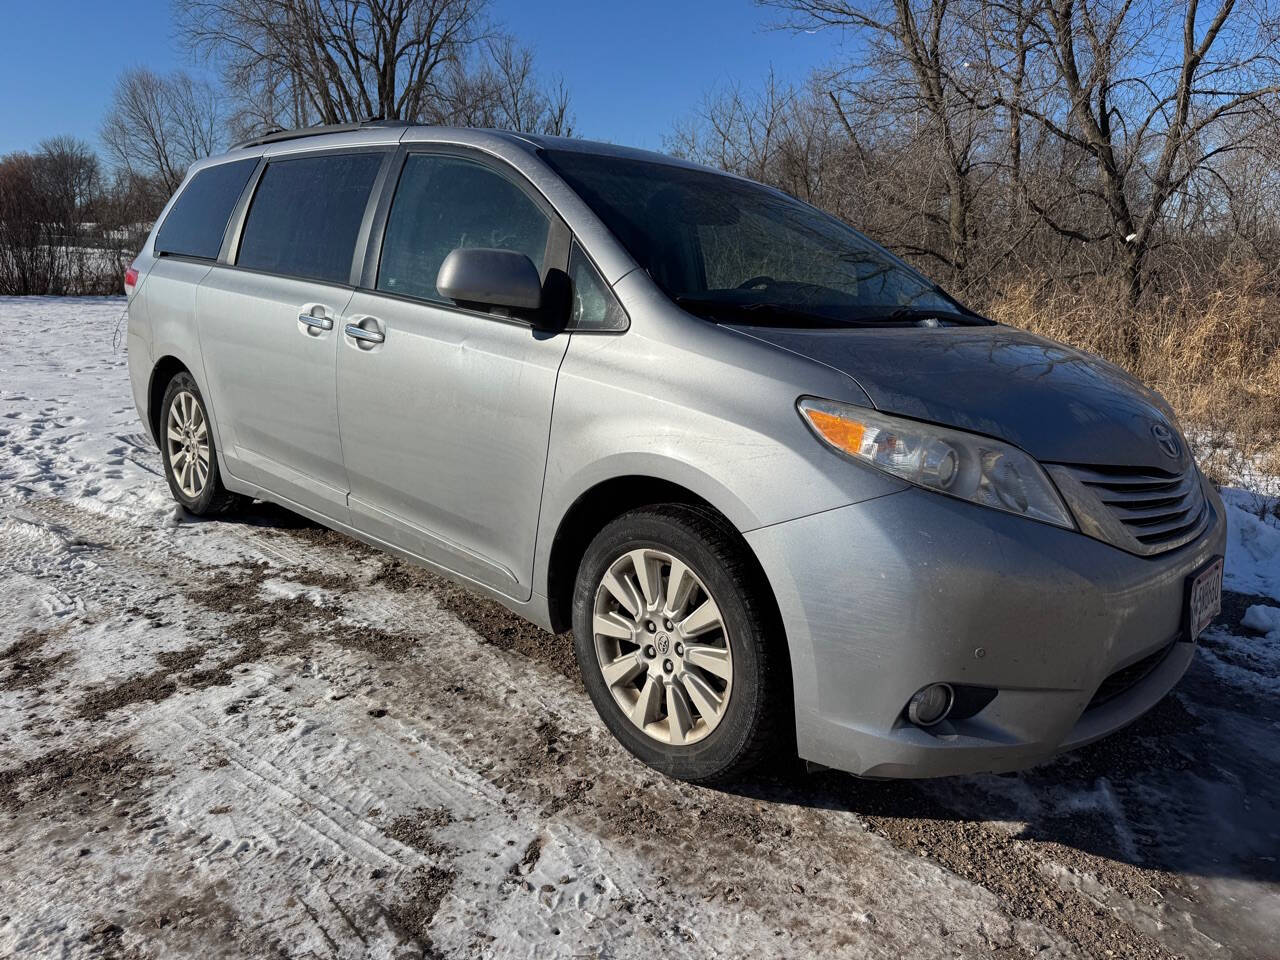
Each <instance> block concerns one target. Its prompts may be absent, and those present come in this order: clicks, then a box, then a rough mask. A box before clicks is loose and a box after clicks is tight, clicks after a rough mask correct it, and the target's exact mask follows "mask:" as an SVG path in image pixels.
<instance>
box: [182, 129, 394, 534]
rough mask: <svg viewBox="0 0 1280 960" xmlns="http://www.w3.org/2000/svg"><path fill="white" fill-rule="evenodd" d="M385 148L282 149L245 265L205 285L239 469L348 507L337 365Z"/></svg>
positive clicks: (240, 261)
mask: <svg viewBox="0 0 1280 960" xmlns="http://www.w3.org/2000/svg"><path fill="white" fill-rule="evenodd" d="M386 156H387V154H386V153H385V152H367V153H361V152H346V153H336V154H322V155H308V156H304V157H283V158H281V159H280V160H273V161H271V162H269V163H268V164H267V166H266V168H265V169H264V170H263V172H262V176H261V178H260V180H259V182H258V184H257V186H256V189H255V192H254V196H253V199H252V201H251V202H250V206H249V210H248V213H247V215H246V217H245V222H244V227H243V229H242V231H241V236H240V242H239V250H238V252H237V254H236V256H235V257H234V260H235V265H234V266H231V265H220V266H215V267H214V268H213V270H212V271H210V273H209V275H208V276H207V277H206V278H205V280H204V282H203V284H202V285H201V287H200V290H199V293H198V294H197V304H196V311H197V316H198V322H199V329H200V342H201V350H202V353H203V355H204V364H205V376H206V380H207V381H208V383H209V385H210V389H211V390H212V392H213V404H214V409H215V410H216V411H217V416H218V422H219V428H220V435H221V436H222V438H223V445H224V456H225V457H226V459H227V465H228V468H229V469H230V471H231V473H232V474H233V475H235V476H239V477H242V478H243V479H245V480H248V481H249V482H251V483H256V484H258V485H259V486H261V487H264V488H265V489H267V490H268V491H270V492H271V493H273V494H275V495H276V496H277V497H279V498H281V499H283V500H286V501H289V502H292V503H294V504H297V505H299V506H301V507H304V508H307V509H310V510H313V511H316V512H318V513H320V514H322V515H324V516H326V517H329V518H332V519H334V520H339V521H344V522H345V520H346V519H347V506H346V499H347V478H346V470H345V468H344V466H343V462H342V446H341V442H340V440H339V437H338V411H337V400H336V396H335V389H334V384H335V376H336V362H337V350H338V339H339V336H340V335H341V328H342V318H343V316H344V315H345V311H346V309H347V305H348V303H349V302H350V300H351V294H352V289H353V287H352V283H351V281H352V279H353V276H352V270H353V262H354V260H355V254H356V247H357V240H358V234H359V232H360V230H361V227H362V224H363V223H364V221H365V212H366V207H367V206H368V204H369V202H370V195H371V192H372V188H373V184H374V180H375V179H376V177H377V174H378V171H379V169H380V167H381V165H382V163H383V161H384V159H385V158H386Z"/></svg>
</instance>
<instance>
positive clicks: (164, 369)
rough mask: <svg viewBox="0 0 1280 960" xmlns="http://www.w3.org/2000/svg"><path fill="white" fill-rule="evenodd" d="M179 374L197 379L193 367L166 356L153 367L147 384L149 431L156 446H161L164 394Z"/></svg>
mask: <svg viewBox="0 0 1280 960" xmlns="http://www.w3.org/2000/svg"><path fill="white" fill-rule="evenodd" d="M179 373H187V374H190V375H191V376H192V377H195V373H193V372H192V370H191V367H190V366H188V365H187V364H185V363H183V362H182V361H181V360H179V359H178V358H177V357H175V356H174V355H173V354H171V353H170V354H165V355H164V356H163V357H161V358H160V359H159V360H157V361H156V362H155V364H154V365H153V366H152V367H151V381H150V383H148V384H147V429H149V430H150V431H151V439H152V440H154V441H155V443H156V446H159V445H160V407H161V405H162V404H163V403H164V392H165V390H166V388H168V386H169V381H170V380H172V379H173V378H174V377H175V376H176V375H177V374H179Z"/></svg>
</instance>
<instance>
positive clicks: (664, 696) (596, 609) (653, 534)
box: [573, 505, 788, 783]
mask: <svg viewBox="0 0 1280 960" xmlns="http://www.w3.org/2000/svg"><path fill="white" fill-rule="evenodd" d="M766 591H767V586H766V585H765V584H764V582H763V576H762V575H761V574H760V573H759V571H758V569H757V568H756V567H755V565H754V564H753V563H752V562H751V561H750V559H749V557H748V556H747V555H746V548H745V546H743V545H742V544H741V542H740V539H739V538H738V537H737V535H736V533H735V532H734V531H732V530H731V528H729V527H728V526H727V525H726V524H725V523H724V521H723V520H721V519H720V518H719V517H717V516H716V515H714V514H712V513H711V512H710V511H706V510H702V509H698V508H696V507H690V506H686V505H669V506H654V507H645V508H642V509H639V510H634V511H631V512H629V513H626V514H623V515H622V516H620V517H618V518H617V519H616V520H614V521H613V522H612V523H610V524H609V525H608V526H607V527H605V528H604V530H602V531H601V532H600V533H599V534H598V535H597V536H596V538H595V539H594V540H593V541H592V543H591V545H590V546H589V547H588V548H587V552H586V555H585V556H584V557H583V560H582V563H581V566H580V568H579V572H578V581H577V585H576V589H575V592H574V604H573V628H574V644H575V648H576V652H577V657H578V664H579V666H580V667H581V670H582V676H583V681H584V683H585V685H586V688H587V692H588V694H589V695H590V696H591V699H592V701H593V702H594V703H595V706H596V709H597V710H598V711H599V713H600V716H601V717H602V719H603V720H604V721H605V724H606V725H607V726H608V727H609V729H610V730H611V731H612V732H613V734H614V736H616V737H617V738H618V740H619V741H621V743H622V744H623V746H625V747H626V748H627V749H628V750H630V751H631V752H632V753H633V754H635V755H636V756H637V757H638V758H639V759H641V760H642V761H644V762H645V763H647V764H649V766H651V767H654V768H655V769H657V770H660V771H662V772H663V773H666V774H668V775H669V776H673V777H676V778H678V779H681V780H691V781H695V782H702V783H708V782H717V781H723V780H729V779H733V778H736V777H739V776H741V775H742V774H744V773H746V772H747V771H749V770H750V769H752V768H753V767H755V766H756V765H757V764H759V762H760V761H761V760H762V759H763V758H764V757H765V755H766V754H767V753H769V752H770V751H771V749H772V748H774V747H775V745H776V744H777V742H778V740H779V739H780V737H779V729H780V727H781V718H782V716H783V715H784V711H785V710H786V709H787V707H788V704H787V703H785V702H784V699H785V692H786V683H785V677H786V676H787V668H786V665H785V662H784V654H785V650H784V649H783V644H782V638H781V636H780V635H779V631H778V630H777V629H776V627H775V622H776V617H775V616H773V615H772V614H771V611H772V610H773V606H772V603H771V602H770V600H769V599H768V597H767V595H766Z"/></svg>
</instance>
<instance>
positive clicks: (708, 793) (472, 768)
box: [0, 304, 1280, 960]
mask: <svg viewBox="0 0 1280 960" xmlns="http://www.w3.org/2000/svg"><path fill="white" fill-rule="evenodd" d="M59 309H65V308H62V307H59ZM97 309H98V308H97V307H95V306H93V305H92V304H90V305H89V306H87V307H84V308H83V309H81V310H80V312H79V313H78V314H76V315H75V316H66V317H63V318H62V319H58V318H57V317H54V318H53V319H50V320H49V323H51V324H53V323H55V322H57V323H64V324H69V323H72V322H73V321H75V320H77V318H81V319H82V318H83V317H84V316H88V317H91V318H92V317H94V316H96V314H95V313H94V310H97ZM110 309H111V308H110V307H103V308H102V309H101V311H100V314H101V315H104V316H105V315H106V314H107V313H108V312H109V311H110ZM40 316H42V315H40ZM40 316H35V317H34V320H33V321H32V322H36V321H39V320H40ZM62 316H63V315H62V314H59V315H58V317H62ZM109 332H110V331H109V328H108V329H106V330H105V332H104V331H103V330H100V329H98V328H92V329H91V330H90V332H89V333H86V341H85V342H86V344H87V345H86V346H84V348H83V351H82V352H83V354H84V356H78V355H75V354H57V353H49V354H40V355H38V356H37V355H31V356H26V355H23V354H21V353H19V354H17V355H16V356H17V359H15V357H14V356H10V357H8V358H6V359H3V360H0V418H3V419H0V956H15V957H132V958H162V957H166V958H167V957H190V956H206V957H268V956H272V957H274V956H280V957H294V958H304V957H316V958H321V957H353V958H354V957H490V956H494V957H651V956H664V957H742V956H748V955H754V956H757V957H760V956H764V957H810V956H832V957H884V958H893V960H900V958H903V957H931V958H932V957H989V956H995V957H1021V956H1034V957H1078V956H1084V957H1099V958H1106V957H1126V958H1128V957H1141V958H1166V957H1174V956H1183V957H1214V958H1228V957H1232V958H1235V957H1239V958H1245V957H1280V948H1278V947H1277V942H1276V941H1277V937H1276V934H1277V930H1278V929H1280V922H1278V918H1280V864H1278V862H1277V856H1278V855H1280V786H1278V784H1280V737H1278V736H1277V733H1278V732H1280V686H1277V683H1276V673H1277V669H1278V668H1280V653H1278V652H1277V651H1276V650H1275V649H1274V648H1273V645H1268V644H1267V643H1266V642H1264V641H1263V640H1262V639H1261V638H1259V637H1258V636H1257V635H1255V634H1252V633H1250V631H1248V630H1246V629H1244V628H1243V627H1242V626H1241V625H1240V620H1241V618H1242V617H1243V615H1244V612H1245V610H1246V609H1247V608H1248V607H1249V606H1250V605H1251V604H1255V603H1261V604H1269V605H1275V604H1276V603H1277V601H1276V600H1275V599H1274V598H1269V597H1251V596H1245V595H1240V594H1230V595H1229V596H1228V598H1227V609H1226V610H1225V611H1224V617H1223V620H1222V622H1221V623H1220V624H1219V626H1217V627H1215V628H1214V629H1213V630H1212V631H1211V632H1210V633H1209V634H1208V635H1206V637H1205V638H1204V639H1203V641H1202V647H1201V650H1200V652H1199V654H1198V656H1197V658H1196V660H1195V662H1194V663H1193V665H1192V667H1191V669H1190V671H1189V673H1188V675H1187V677H1186V678H1185V679H1184V681H1183V682H1182V684H1181V685H1180V686H1179V687H1178V689H1177V691H1176V692H1175V693H1174V694H1173V695H1172V696H1170V697H1169V698H1167V699H1166V700H1165V701H1164V702H1162V703H1161V704H1160V706H1159V707H1158V708H1157V709H1156V710H1155V711H1154V712H1153V713H1151V714H1150V715H1149V716H1148V717H1146V718H1145V719H1143V720H1142V721H1141V722H1139V723H1137V724H1135V725H1134V726H1133V727H1131V728H1130V729H1128V730H1126V731H1123V732H1122V733H1119V734H1117V735H1115V736H1113V737H1111V738H1109V739H1108V740H1105V741H1103V742H1102V743H1100V744H1098V745H1096V746H1093V747H1091V748H1087V749H1085V750H1082V751H1080V752H1078V753H1076V754H1073V755H1069V756H1065V757H1062V758H1060V759H1058V760H1056V761H1054V762H1052V763H1050V764H1047V765H1045V766H1042V767H1039V768H1037V769H1034V770H1031V771H1027V772H1025V773H1021V774H1014V775H1008V776H986V777H966V778H959V779H953V780H945V781H933V782H921V783H907V782H866V781H858V780H856V779H853V778H851V777H847V776H844V775H842V774H837V773H832V772H824V773H805V772H803V771H800V770H797V769H795V768H794V767H789V766H786V765H782V766H781V767H780V768H779V769H777V770H774V771H772V772H771V773H769V774H768V775H765V776H761V777H759V778H757V779H754V780H752V781H750V782H746V783H741V784H738V785H737V786H735V787H734V788H733V789H722V790H711V789H703V788H697V787H691V786H688V785H685V784H680V783H676V782H673V781H670V780H667V779H664V778H663V777H661V776H659V775H657V774H655V773H653V772H652V771H650V770H648V769H646V768H644V767H643V766H641V765H639V764H638V763H637V762H635V761H633V760H632V759H631V758H630V757H629V755H627V754H626V753H625V752H624V751H623V750H622V749H621V748H620V747H618V746H617V745H616V744H615V743H614V741H613V740H612V739H611V738H610V737H609V735H608V734H607V732H606V731H605V730H604V728H603V726H602V724H601V723H600V722H599V721H598V719H597V718H596V716H595V714H594V712H593V710H592V708H591V706H590V704H589V702H588V701H587V699H586V696H585V694H584V693H583V692H582V690H581V687H580V685H579V682H578V680H577V676H576V667H575V665H574V662H573V659H572V655H571V650H570V647H569V644H568V641H567V638H565V637H553V636H551V635H549V634H545V633H543V632H540V631H538V630H536V629H535V628H533V627H531V626H529V625H527V624H525V623H523V622H522V621H520V620H518V619H516V618H514V617H513V616H511V615H510V614H508V613H506V612H505V611H503V610H502V609H501V608H499V607H497V606H496V605H494V604H491V603H488V602H486V601H483V600H479V599H476V598H474V597H472V596H470V595H468V594H467V593H465V592H464V591H462V590H461V589H460V588H458V587H455V586H453V585H451V584H448V583H445V582H443V581H441V580H439V579H437V578H435V577H433V576H431V575H429V574H426V573H424V572H422V571H420V570H418V569H416V568H414V567H411V566H407V565H405V564H402V563H400V562H399V561H396V560H393V559H391V558H389V557H387V556H385V555H382V554H379V553H377V552H374V551H371V550H369V549H367V548H365V547H363V546H361V545H360V544H358V543H356V542H354V541H351V540H349V539H347V538H345V537H342V536H340V535H337V534H334V533H331V532H328V531H326V530H323V529H321V528H319V527H316V526H314V525H312V524H310V523H308V522H306V521H303V520H301V519H300V518H298V517H296V516H293V515H291V514H289V513H287V512H285V511H283V510H279V509H276V508H273V507H267V506H262V505H259V506H257V507H255V508H254V509H252V510H250V511H248V512H247V513H245V514H243V515H241V516H238V517H236V518H232V519H229V520H225V521H218V522H201V521H197V520H195V519H194V518H191V517H188V516H183V515H181V514H180V513H175V512H174V511H173V508H172V506H171V504H170V503H169V501H168V495H167V491H166V490H165V489H164V486H163V482H162V480H161V478H160V476H159V473H158V460H157V458H156V455H155V452H154V450H153V449H152V448H151V446H150V445H149V443H148V441H147V440H146V438H145V437H143V436H141V435H140V433H139V432H138V428H137V425H136V422H135V420H134V415H133V413H132V409H131V405H130V404H129V401H128V394H127V386H126V384H125V381H124V376H123V358H122V357H121V356H119V355H118V354H112V353H111V352H110V349H109V346H108V344H109ZM94 338H97V339H94ZM33 342H36V343H39V342H42V338H40V337H34V338H33ZM63 342H67V341H66V339H65V338H64V339H63ZM6 364H7V366H6ZM15 385H16V386H15Z"/></svg>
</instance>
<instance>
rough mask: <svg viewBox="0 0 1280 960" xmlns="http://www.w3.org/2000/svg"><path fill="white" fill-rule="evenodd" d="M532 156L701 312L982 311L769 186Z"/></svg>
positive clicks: (743, 319) (810, 322)
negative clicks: (541, 159)
mask: <svg viewBox="0 0 1280 960" xmlns="http://www.w3.org/2000/svg"><path fill="white" fill-rule="evenodd" d="M543 156H544V157H545V159H546V160H547V161H548V162H549V163H550V164H551V166H552V167H553V168H555V170H556V172H557V173H559V174H560V176H561V177H563V178H564V180H565V181H566V182H567V183H568V184H569V185H570V186H571V187H573V189H574V190H575V191H577V193H578V194H579V195H580V196H581V197H582V199H583V200H585V201H586V202H587V204H588V205H589V206H590V207H591V208H592V209H593V210H594V211H595V212H596V214H597V215H598V216H599V217H600V218H601V219H602V220H603V221H604V222H605V225H606V226H608V227H609V229H610V230H612V231H613V233H614V235H615V236H616V237H617V238H618V239H619V240H620V241H621V242H622V244H623V245H624V246H625V247H626V248H627V250H628V251H629V252H630V253H631V255H632V256H633V257H634V258H635V260H636V262H637V263H639V264H640V266H641V267H643V268H644V269H645V270H646V271H648V273H649V275H650V276H651V277H652V278H653V279H654V281H655V282H656V283H657V284H658V285H659V286H660V287H662V289H663V290H664V291H666V293H667V295H668V296H670V297H671V298H672V299H674V300H675V301H676V302H677V303H679V304H681V305H682V306H683V307H685V308H686V309H688V310H690V311H691V312H693V313H697V314H700V315H702V316H704V317H707V318H709V319H712V320H723V321H727V322H733V323H755V324H761V325H768V326H828V325H845V324H853V325H863V324H875V325H882V324H885V323H891V324H896V323H903V324H908V323H910V324H916V323H922V322H923V323H930V324H936V323H939V322H942V323H986V322H988V321H985V320H983V319H982V318H980V317H978V316H977V315H976V314H974V313H972V312H971V311H969V310H967V309H965V308H964V307H962V306H961V305H960V304H959V303H957V302H956V301H955V300H953V299H952V298H951V297H949V296H948V295H947V294H945V293H943V292H942V290H941V289H939V288H938V286H937V285H936V284H934V283H933V282H932V281H930V280H929V279H928V278H926V277H924V276H922V275H921V274H919V273H917V272H916V271H914V270H912V269H911V268H910V267H908V266H907V265H906V264H904V263H903V262H902V261H900V260H898V259H897V258H896V257H894V256H893V255H892V254H891V253H889V252H888V251H887V250H885V249H884V248H882V247H879V246H877V245H876V244H874V243H872V242H871V241H870V240H868V239H867V238H866V237H864V236H862V234H860V233H858V232H857V231H856V230H854V229H852V228H851V227H849V226H846V225H845V224H844V223H842V222H840V221H839V220H837V219H835V218H834V217H830V216H828V215H827V214H825V213H822V212H821V211H819V210H817V209H815V208H814V207H810V206H808V205H807V204H803V203H801V202H799V201H798V200H795V199H793V198H791V197H788V196H786V195H785V194H783V193H780V192H778V191H775V190H771V189H769V188H768V187H763V186H761V185H759V184H756V183H752V182H750V181H747V180H740V179H738V178H736V177H730V176H724V175H721V174H716V173H712V172H709V171H704V170H696V169H690V168H688V167H681V166H677V165H675V164H670V163H654V162H652V161H647V160H634V159H630V158H625V157H611V156H602V155H599V154H589V153H579V152H576V151H568V150H548V151H545V152H544V154H543Z"/></svg>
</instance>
